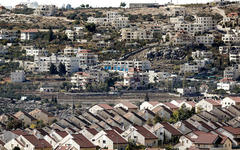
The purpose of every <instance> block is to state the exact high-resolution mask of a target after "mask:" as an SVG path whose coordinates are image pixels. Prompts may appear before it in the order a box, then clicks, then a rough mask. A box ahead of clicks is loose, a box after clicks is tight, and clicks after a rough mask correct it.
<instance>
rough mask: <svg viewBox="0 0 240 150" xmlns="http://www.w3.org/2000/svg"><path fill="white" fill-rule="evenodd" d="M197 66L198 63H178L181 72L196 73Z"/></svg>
mask: <svg viewBox="0 0 240 150" xmlns="http://www.w3.org/2000/svg"><path fill="white" fill-rule="evenodd" d="M198 71H199V67H198V65H192V64H189V63H185V64H183V65H180V72H181V73H187V72H189V73H198Z"/></svg>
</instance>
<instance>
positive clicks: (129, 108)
mask: <svg viewBox="0 0 240 150" xmlns="http://www.w3.org/2000/svg"><path fill="white" fill-rule="evenodd" d="M119 107H121V108H123V109H125V110H127V111H135V112H137V110H138V107H137V106H136V105H134V104H133V103H131V102H128V101H122V102H120V103H118V104H116V105H115V106H114V108H119Z"/></svg>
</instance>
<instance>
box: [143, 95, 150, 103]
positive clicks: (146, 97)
mask: <svg viewBox="0 0 240 150" xmlns="http://www.w3.org/2000/svg"><path fill="white" fill-rule="evenodd" d="M144 101H146V102H148V101H149V96H148V93H146V95H145V98H144Z"/></svg>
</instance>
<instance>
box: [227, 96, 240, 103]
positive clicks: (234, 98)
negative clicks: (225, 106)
mask: <svg viewBox="0 0 240 150" xmlns="http://www.w3.org/2000/svg"><path fill="white" fill-rule="evenodd" d="M229 98H230V99H232V100H234V101H235V102H240V97H229Z"/></svg>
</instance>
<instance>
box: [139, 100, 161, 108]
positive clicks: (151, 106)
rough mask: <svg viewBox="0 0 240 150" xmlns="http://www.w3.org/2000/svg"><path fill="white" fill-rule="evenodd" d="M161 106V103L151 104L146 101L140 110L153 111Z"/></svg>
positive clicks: (153, 102) (151, 102)
mask: <svg viewBox="0 0 240 150" xmlns="http://www.w3.org/2000/svg"><path fill="white" fill-rule="evenodd" d="M160 104H161V103H159V102H158V101H149V102H147V101H145V102H143V103H142V104H141V105H140V110H144V109H149V110H152V109H153V108H154V107H156V106H157V105H160Z"/></svg>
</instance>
